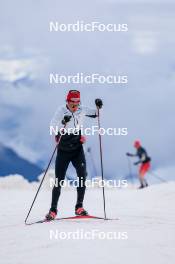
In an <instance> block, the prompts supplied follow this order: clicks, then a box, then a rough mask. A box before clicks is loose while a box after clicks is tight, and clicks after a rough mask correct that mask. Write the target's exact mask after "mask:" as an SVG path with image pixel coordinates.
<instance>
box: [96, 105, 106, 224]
mask: <svg viewBox="0 0 175 264" xmlns="http://www.w3.org/2000/svg"><path fill="white" fill-rule="evenodd" d="M97 111H98V129H99V130H100V128H101V125H100V111H99V107H97ZM98 135H99V144H100V163H101V177H102V181H103V182H104V174H103V151H102V140H101V135H100V133H98ZM102 189H103V208H104V219H105V220H106V200H105V188H104V185H103V186H102Z"/></svg>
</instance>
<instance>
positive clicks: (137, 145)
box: [134, 140, 141, 148]
mask: <svg viewBox="0 0 175 264" xmlns="http://www.w3.org/2000/svg"><path fill="white" fill-rule="evenodd" d="M140 146H141V143H140V140H136V141H134V147H135V148H139V147H140Z"/></svg>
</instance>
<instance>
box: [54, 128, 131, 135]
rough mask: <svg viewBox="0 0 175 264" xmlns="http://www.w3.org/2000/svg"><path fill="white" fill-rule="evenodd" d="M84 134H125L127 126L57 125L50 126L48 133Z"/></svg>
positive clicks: (126, 133)
mask: <svg viewBox="0 0 175 264" xmlns="http://www.w3.org/2000/svg"><path fill="white" fill-rule="evenodd" d="M58 134H60V135H62V136H64V135H72V134H73V135H82V136H83V135H85V136H94V135H95V134H100V135H101V136H104V135H107V136H127V135H128V129H127V128H115V127H114V128H112V127H108V128H103V127H101V128H100V129H99V128H98V126H92V127H86V128H84V127H83V126H79V127H77V128H72V127H70V128H61V129H60V128H59V127H58V126H50V135H55V136H56V135H58Z"/></svg>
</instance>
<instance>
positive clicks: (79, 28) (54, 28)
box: [49, 21, 128, 33]
mask: <svg viewBox="0 0 175 264" xmlns="http://www.w3.org/2000/svg"><path fill="white" fill-rule="evenodd" d="M49 31H50V32H105V31H106V32H114V33H115V32H127V31H128V25H127V24H113V23H108V24H104V23H100V22H98V21H94V22H89V23H85V22H84V21H77V22H76V23H69V24H65V23H59V22H58V21H50V23H49Z"/></svg>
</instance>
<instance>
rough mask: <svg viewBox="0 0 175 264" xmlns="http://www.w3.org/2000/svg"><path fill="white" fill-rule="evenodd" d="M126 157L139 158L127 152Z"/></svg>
mask: <svg viewBox="0 0 175 264" xmlns="http://www.w3.org/2000/svg"><path fill="white" fill-rule="evenodd" d="M126 156H128V157H137V154H131V153H129V152H127V153H126Z"/></svg>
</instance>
